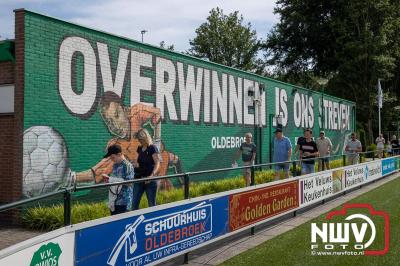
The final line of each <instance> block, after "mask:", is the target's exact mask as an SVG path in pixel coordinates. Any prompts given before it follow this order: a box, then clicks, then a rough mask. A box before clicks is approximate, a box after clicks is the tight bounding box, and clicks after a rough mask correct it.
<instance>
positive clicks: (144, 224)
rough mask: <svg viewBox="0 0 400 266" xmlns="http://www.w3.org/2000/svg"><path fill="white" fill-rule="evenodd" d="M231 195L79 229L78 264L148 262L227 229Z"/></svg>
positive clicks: (112, 265) (138, 263) (210, 237)
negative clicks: (229, 197)
mask: <svg viewBox="0 0 400 266" xmlns="http://www.w3.org/2000/svg"><path fill="white" fill-rule="evenodd" d="M227 221H228V197H227V196H224V197H219V198H215V199H207V200H204V201H198V202H195V203H190V204H184V205H180V206H175V207H171V208H167V209H162V210H156V211H153V212H150V213H144V214H141V215H135V216H132V217H129V218H126V219H121V220H117V221H113V222H109V223H105V224H100V225H96V226H92V227H90V228H86V229H82V230H78V231H77V232H76V233H77V234H76V240H77V241H76V265H110V266H114V265H147V264H151V263H155V262H157V261H158V260H161V259H163V258H166V257H169V256H172V255H174V254H176V253H178V252H181V251H184V250H187V249H190V248H193V247H195V246H197V245H199V244H202V243H204V242H207V241H210V240H211V239H213V238H216V237H218V236H221V235H223V234H225V233H226V232H227Z"/></svg>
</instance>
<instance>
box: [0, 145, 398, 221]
mask: <svg viewBox="0 0 400 266" xmlns="http://www.w3.org/2000/svg"><path fill="white" fill-rule="evenodd" d="M393 150H394V149H393ZM358 154H359V158H360V160H361V161H362V160H363V158H364V159H365V158H366V155H368V154H371V155H372V158H371V159H372V160H375V158H376V157H375V156H376V154H375V151H369V152H360V153H358ZM396 154H400V149H398V151H397V153H396V152H395V153H394V155H396ZM346 156H347V155H345V154H341V155H333V156H327V157H318V158H313V159H309V160H315V161H318V160H319V159H323V158H329V159H330V160H332V159H335V158H336V159H338V158H341V159H342V160H343V161H342V165H343V166H346ZM305 161H306V160H292V161H286V162H279V163H263V164H255V165H250V166H239V167H235V168H221V169H211V170H204V171H196V172H186V173H180V174H174V175H167V176H157V177H151V178H141V179H134V180H127V181H122V182H115V183H100V184H93V185H85V186H76V184H74V185H73V186H70V187H64V188H61V189H60V190H58V191H55V192H51V193H46V194H43V195H40V196H36V197H32V198H27V199H22V200H19V201H16V202H12V203H8V204H4V205H1V206H0V212H4V211H8V210H12V209H15V208H18V207H21V206H24V205H27V204H30V203H33V202H38V201H40V200H43V199H48V198H51V197H54V196H56V195H60V196H61V195H63V210H64V225H65V226H68V225H71V208H72V200H71V195H72V193H74V192H78V191H85V190H89V189H100V188H107V187H110V186H118V185H127V184H136V183H142V182H145V181H156V180H162V179H171V178H183V189H184V199H188V198H189V196H190V195H189V189H190V182H191V181H194V180H195V179H196V176H199V175H204V174H212V173H220V172H227V171H232V170H240V169H247V168H250V170H251V183H250V185H251V186H254V185H255V172H256V169H262V168H263V167H269V168H272V167H273V166H274V165H277V164H289V165H292V175H293V177H296V176H297V174H298V172H297V167H298V166H300V167H301V163H302V162H305Z"/></svg>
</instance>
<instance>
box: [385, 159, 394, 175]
mask: <svg viewBox="0 0 400 266" xmlns="http://www.w3.org/2000/svg"><path fill="white" fill-rule="evenodd" d="M395 170H396V158H387V159H384V160H382V175H387V174H390V173H391V172H394V171H395Z"/></svg>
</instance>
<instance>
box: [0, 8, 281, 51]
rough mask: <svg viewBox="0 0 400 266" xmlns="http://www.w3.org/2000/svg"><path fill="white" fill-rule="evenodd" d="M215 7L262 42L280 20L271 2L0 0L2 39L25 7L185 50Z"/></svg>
mask: <svg viewBox="0 0 400 266" xmlns="http://www.w3.org/2000/svg"><path fill="white" fill-rule="evenodd" d="M215 7H220V8H222V9H223V11H224V13H225V14H229V13H231V12H233V11H235V10H238V11H239V12H240V13H241V14H242V15H243V17H244V21H245V23H246V24H247V23H248V22H250V23H251V24H252V27H253V29H255V30H256V31H257V36H258V38H262V39H265V38H266V36H267V34H268V32H269V31H270V30H271V28H272V27H273V26H274V25H275V24H276V23H277V22H278V19H279V18H278V16H277V15H275V14H273V10H274V7H275V0H267V1H265V0H264V1H262V0H246V1H243V0H229V1H228V0H226V1H217V0H186V1H185V0H169V1H162V0H158V1H156V0H146V1H143V0H140V1H139V0H108V1H106V0H81V1H78V0H70V1H68V0H63V1H62V0H12V1H11V0H0V39H2V40H3V39H13V38H14V12H13V10H14V9H18V8H25V9H28V10H31V11H35V12H38V13H41V14H45V15H48V16H52V17H56V18H59V19H62V20H66V21H70V22H74V23H77V24H80V25H82V26H86V27H90V28H94V29H98V30H102V31H106V32H108V33H112V34H116V35H120V36H124V37H127V38H130V39H134V40H141V33H140V32H141V30H147V31H148V32H147V33H146V34H145V35H144V42H145V43H149V44H152V45H156V46H158V45H159V43H160V42H161V41H165V43H166V45H171V44H173V45H174V46H175V50H176V51H180V52H184V51H187V50H188V49H189V48H190V45H189V40H190V39H193V38H194V37H195V30H196V28H198V27H199V26H200V25H201V24H202V23H203V22H205V21H206V18H207V16H208V13H209V11H210V10H211V9H212V8H215Z"/></svg>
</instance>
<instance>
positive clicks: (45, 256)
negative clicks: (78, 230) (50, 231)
mask: <svg viewBox="0 0 400 266" xmlns="http://www.w3.org/2000/svg"><path fill="white" fill-rule="evenodd" d="M74 238H75V232H73V233H68V234H64V235H61V236H58V237H55V238H53V239H51V240H48V241H45V242H42V243H39V244H36V245H33V246H31V247H29V248H26V249H23V250H20V251H17V252H15V253H13V254H12V255H10V256H7V257H4V258H0V265H10V266H11V265H19V266H36V265H38V266H42V265H43V266H44V265H46V266H47V265H54V266H64V265H65V266H68V265H74V241H75V240H74Z"/></svg>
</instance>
